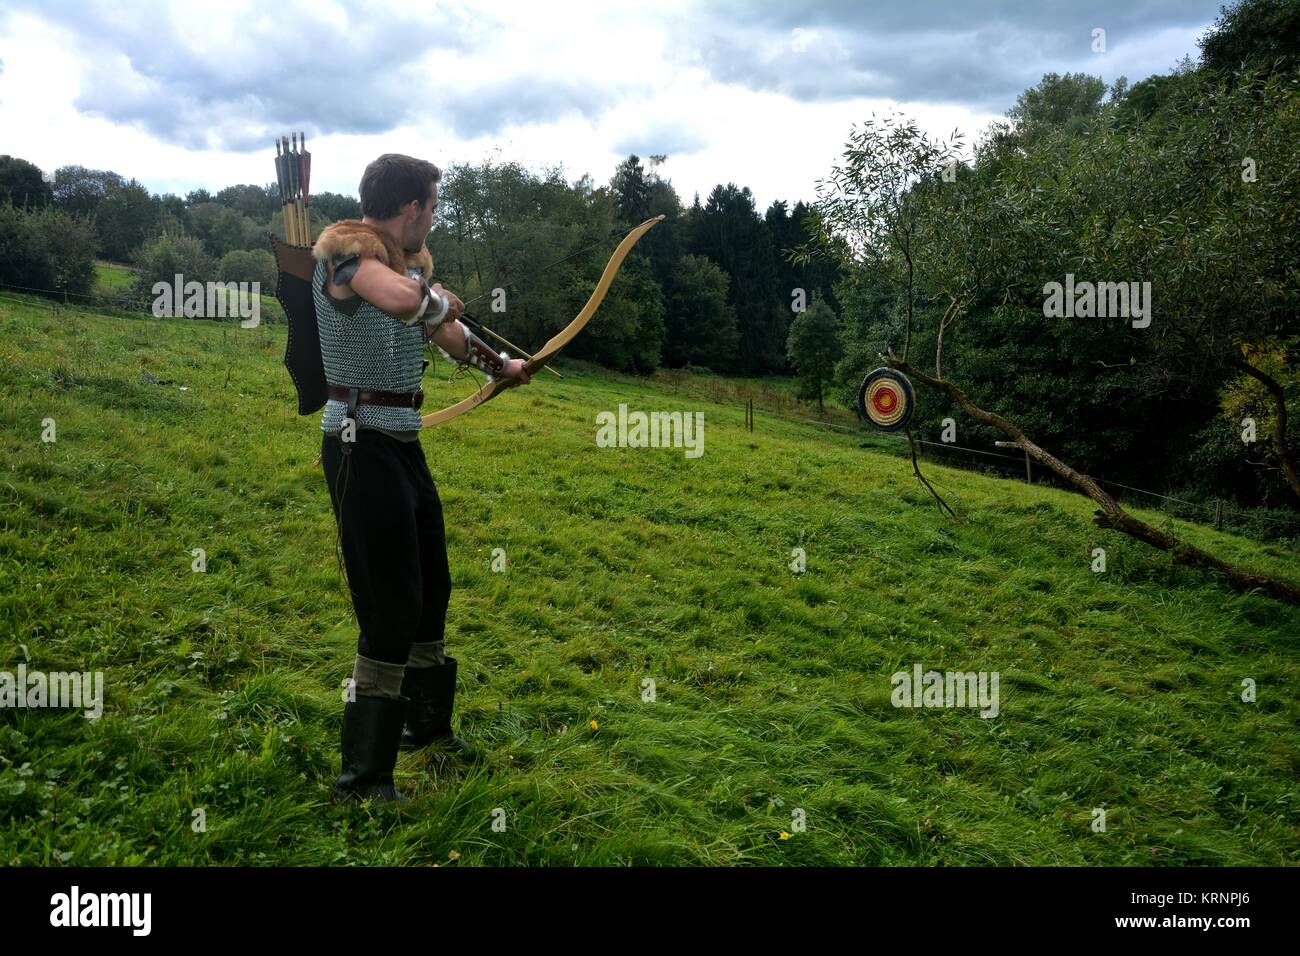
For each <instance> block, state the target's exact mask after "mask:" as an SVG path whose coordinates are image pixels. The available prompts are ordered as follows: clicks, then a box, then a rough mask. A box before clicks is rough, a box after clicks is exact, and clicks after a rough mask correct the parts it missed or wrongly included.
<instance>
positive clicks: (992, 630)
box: [0, 301, 1300, 865]
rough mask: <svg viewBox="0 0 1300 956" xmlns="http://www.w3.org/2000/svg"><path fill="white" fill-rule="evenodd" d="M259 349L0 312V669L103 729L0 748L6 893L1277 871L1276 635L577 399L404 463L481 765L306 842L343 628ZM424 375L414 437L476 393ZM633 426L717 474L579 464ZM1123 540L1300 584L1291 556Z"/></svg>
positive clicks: (407, 782) (309, 481) (1019, 526)
mask: <svg viewBox="0 0 1300 956" xmlns="http://www.w3.org/2000/svg"><path fill="white" fill-rule="evenodd" d="M595 321H597V322H598V321H599V316H597V318H596V320H595ZM283 347H284V330H283V328H275V329H269V328H261V329H256V330H241V329H239V328H237V327H232V326H229V325H224V326H223V325H221V324H218V323H207V322H196V321H187V320H183V319H179V320H168V319H164V320H157V319H151V318H149V319H146V318H139V319H130V318H111V317H103V316H94V315H89V314H74V313H69V312H68V311H66V310H64V311H62V312H60V313H59V314H58V316H57V317H56V316H55V315H53V314H52V313H51V311H49V310H48V309H47V308H45V307H44V306H36V305H24V304H15V303H14V302H12V301H0V355H2V358H3V361H0V385H2V391H3V395H4V399H5V400H4V402H3V403H0V495H2V496H3V508H2V509H0V669H5V670H8V671H10V672H13V671H14V670H15V669H16V668H17V665H18V664H20V663H23V662H24V655H25V653H26V654H28V655H30V661H27V662H26V667H27V668H28V669H29V670H37V669H43V670H47V671H57V670H72V669H76V670H79V671H95V670H100V671H103V673H104V681H105V705H104V707H105V711H104V716H103V717H102V718H101V719H99V720H87V719H85V718H84V717H82V716H80V714H75V713H66V712H64V713H58V712H50V711H41V712H37V711H30V710H0V821H3V822H0V861H4V862H7V863H11V864H24V863H25V864H33V863H42V864H58V863H67V864H72V865H105V864H127V863H166V864H207V863H218V864H227V863H243V864H249V863H253V864H256V863H283V864H322V863H323V864H331V863H368V864H430V863H441V864H443V865H446V864H447V863H448V861H449V854H450V853H453V851H454V853H456V854H458V860H459V862H458V863H457V864H456V865H466V864H471V865H472V864H487V865H498V864H512V863H527V864H542V865H569V864H573V863H578V864H585V865H604V864H624V863H635V864H647V863H651V864H653V863H672V864H690V863H703V864H736V863H754V864H765V865H771V864H831V865H834V864H875V863H885V864H936V863H944V864H988V863H998V864H1105V865H1121V864H1128V865H1147V864H1151V863H1156V864H1183V865H1185V864H1207V865H1240V864H1286V863H1295V862H1297V859H1298V857H1300V851H1298V847H1300V808H1297V806H1296V802H1297V801H1296V790H1295V780H1296V775H1297V772H1298V771H1300V737H1298V735H1297V734H1296V728H1297V724H1298V723H1300V721H1297V717H1298V716H1300V704H1297V696H1298V695H1297V689H1300V660H1298V654H1297V635H1300V609H1297V608H1292V607H1286V606H1283V605H1280V604H1278V603H1275V602H1273V601H1270V600H1266V599H1264V598H1261V597H1258V596H1254V595H1246V596H1242V595H1238V594H1236V593H1234V592H1232V591H1231V590H1229V589H1228V588H1227V587H1225V586H1223V585H1222V584H1221V583H1220V582H1217V581H1216V580H1214V579H1213V578H1212V577H1208V576H1206V575H1201V574H1196V573H1192V572H1189V571H1186V570H1183V569H1177V568H1172V567H1171V566H1170V565H1169V563H1168V561H1167V559H1166V558H1164V557H1163V556H1162V555H1159V554H1157V553H1155V552H1153V551H1151V550H1150V549H1147V548H1145V547H1143V546H1141V545H1139V544H1137V543H1136V542H1133V541H1131V540H1129V539H1127V538H1125V537H1123V536H1121V535H1118V534H1116V533H1113V532H1105V531H1101V530H1098V529H1096V528H1094V527H1093V526H1092V525H1091V523H1090V522H1089V521H1088V516H1089V514H1090V513H1091V506H1090V504H1089V503H1088V502H1087V501H1085V500H1084V499H1082V498H1080V497H1078V496H1076V495H1072V494H1069V493H1066V492H1063V491H1057V490H1053V489H1048V488H1040V487H1034V486H1026V485H1024V484H1023V483H1019V482H1015V481H1007V480H998V479H992V478H986V477H983V476H979V475H975V474H971V473H968V472H962V471H957V470H951V469H945V468H942V467H939V466H930V467H929V468H928V470H927V471H928V474H929V475H930V476H931V478H932V479H933V480H934V481H935V483H936V484H937V485H939V486H941V487H942V488H943V490H944V493H945V495H946V496H947V497H948V499H949V500H950V501H951V502H952V503H953V504H954V505H955V506H957V508H958V512H959V515H960V517H961V520H959V521H956V522H954V521H950V520H945V519H943V518H942V517H941V516H940V515H939V514H938V513H937V511H936V509H935V507H934V505H933V503H932V501H931V500H930V499H929V497H928V496H927V495H926V494H925V493H924V491H923V490H922V489H921V488H919V486H918V485H917V483H916V481H915V479H914V478H912V476H911V468H910V464H909V463H907V462H906V461H904V460H903V459H902V458H899V457H897V456H895V455H893V454H891V453H888V452H886V451H881V450H878V449H875V448H871V447H863V445H864V444H870V442H869V441H867V440H866V439H865V437H864V436H863V435H861V434H838V433H831V432H829V431H827V430H822V429H818V428H816V427H815V426H811V425H806V424H801V423H797V422H788V421H782V420H775V419H772V418H770V417H767V416H764V415H762V414H761V413H760V415H759V418H758V427H757V429H756V431H754V432H753V433H749V432H747V431H745V429H744V427H743V420H744V416H743V412H742V410H741V409H740V408H738V407H735V408H728V407H721V406H716V405H709V404H706V403H704V402H701V401H699V400H697V399H690V400H688V399H685V398H683V397H679V396H677V395H674V394H673V393H671V392H669V391H665V390H663V389H660V388H656V387H654V386H653V384H646V385H638V384H629V383H626V382H623V381H613V380H609V379H605V378H603V377H601V376H598V375H593V374H588V373H582V372H575V373H573V374H567V373H566V374H567V377H566V378H565V379H564V380H563V381H560V380H558V379H555V378H554V377H552V376H549V375H544V376H539V377H538V378H536V379H535V380H534V383H533V384H532V385H530V386H527V387H526V388H523V389H519V390H515V391H512V392H510V393H507V394H505V395H503V396H501V397H499V398H498V399H496V400H495V401H494V402H492V403H491V404H489V405H487V406H485V407H483V408H481V409H478V410H476V411H474V412H472V413H470V414H468V415H466V416H464V417H462V418H460V419H458V420H456V421H454V422H451V423H449V424H447V425H444V426H441V427H440V428H439V429H436V430H431V431H430V432H429V433H428V434H426V435H425V436H424V437H423V438H422V441H423V442H424V445H425V449H426V452H427V455H428V459H429V464H430V469H431V471H432V473H433V475H434V478H435V480H436V481H437V482H438V486H439V492H440V495H441V498H442V501H443V505H444V509H445V511H446V514H447V516H448V528H447V531H448V544H449V549H450V556H451V565H452V574H453V578H454V581H455V591H454V593H453V595H452V604H451V610H450V613H449V628H448V635H447V638H448V651H449V653H452V654H453V655H454V656H456V657H457V658H458V659H459V661H460V680H461V692H460V694H459V696H458V699H457V708H458V713H457V721H458V729H459V730H460V732H461V733H462V736H465V737H467V738H472V739H474V740H476V741H477V742H478V743H479V744H480V745H482V747H483V748H484V749H485V750H486V751H487V759H486V760H485V761H484V762H483V763H482V764H479V765H476V766H469V767H464V766H460V765H457V764H455V763H452V762H448V761H445V760H444V758H442V757H441V756H438V755H436V754H430V753H417V754H407V755H403V756H402V758H401V760H400V762H399V764H398V784H399V787H402V788H403V789H405V790H406V791H407V792H408V793H410V794H412V795H413V796H415V797H416V798H417V799H416V801H415V802H414V804H413V805H412V807H411V808H410V810H409V811H406V812H404V813H403V814H402V816H401V818H400V819H399V818H398V817H397V815H396V814H395V813H394V812H392V811H385V810H374V811H368V810H366V809H362V808H357V807H352V808H346V809H341V808H335V807H332V806H330V805H329V804H328V803H327V797H328V791H329V786H330V784H331V783H332V781H333V777H334V775H335V774H336V773H337V771H338V763H339V756H338V733H339V727H340V722H341V716H342V703H341V700H340V689H339V688H340V684H341V682H342V681H343V680H344V679H345V678H346V677H348V676H349V675H350V674H351V669H352V661H353V654H354V653H355V640H356V631H355V624H354V621H353V619H352V609H351V605H350V602H349V601H348V597H347V591H346V588H345V587H344V585H343V583H342V581H341V579H340V577H339V574H338V570H337V568H336V563H335V562H336V559H335V553H334V526H333V516H332V513H331V511H330V507H329V499H328V496H327V493H326V490H325V484H324V480H323V476H322V473H321V471H320V469H319V466H315V465H313V459H314V458H315V456H316V453H317V451H318V450H319V446H320V432H319V426H318V419H317V417H316V416H311V417H309V418H298V417H297V416H296V415H295V414H294V402H293V400H292V397H291V395H292V391H291V386H290V383H289V380H288V377H287V374H286V373H285V372H284V369H283V368H282V366H281V365H280V357H281V355H282V353H283ZM560 367H561V369H562V370H563V369H564V368H565V366H564V364H563V359H561V362H560ZM448 371H449V366H448V365H447V363H445V362H441V361H440V362H439V363H437V365H436V367H431V368H430V370H429V373H428V375H427V376H426V387H427V391H428V395H427V398H426V410H429V409H436V408H439V407H442V406H443V405H446V404H450V403H451V402H452V401H454V400H456V399H459V398H461V397H463V396H464V395H466V394H468V392H469V391H470V389H471V388H472V387H473V386H472V385H471V384H470V383H469V382H468V380H460V381H457V382H455V383H452V384H447V383H446V382H445V379H446V376H447V374H448ZM182 389H184V390H182ZM620 403H626V404H628V406H629V407H630V408H631V409H633V410H638V409H639V410H642V411H702V412H704V418H705V441H704V454H703V455H702V456H701V457H698V458H688V457H687V456H686V455H685V453H684V450H683V449H681V448H601V447H598V446H597V444H596V441H595V438H594V436H595V431H596V429H595V417H596V415H597V413H599V412H601V411H614V412H617V409H618V406H619V404H620ZM46 419H53V421H54V425H55V428H56V429H57V441H55V442H52V443H46V442H42V441H41V435H42V429H43V425H42V422H43V421H45V420H46ZM1142 514H1143V517H1144V518H1145V519H1146V520H1149V521H1152V522H1153V523H1156V524H1158V525H1161V526H1169V527H1172V528H1176V529H1177V531H1178V533H1180V534H1182V535H1185V536H1186V537H1187V538H1188V539H1189V540H1191V541H1194V542H1196V543H1198V544H1202V545H1204V546H1206V547H1208V548H1210V549H1211V550H1214V551H1215V552H1216V553H1220V554H1222V555H1223V556H1224V557H1225V558H1226V559H1228V560H1231V561H1234V562H1237V563H1239V564H1240V565H1241V566H1243V567H1248V568H1254V569H1258V570H1261V571H1266V572H1268V573H1271V574H1276V575H1279V576H1285V577H1288V578H1290V579H1291V580H1300V557H1297V556H1296V555H1295V554H1294V553H1289V552H1288V551H1287V550H1286V549H1284V548H1282V547H1279V546H1275V545H1268V546H1265V545H1261V544H1258V543H1256V542H1252V541H1249V540H1246V539H1242V538H1234V537H1232V536H1229V535H1225V534H1217V533H1215V532H1213V531H1210V530H1207V529H1204V528H1200V527H1195V526H1190V525H1185V524H1182V523H1180V522H1174V521H1172V520H1171V519H1168V518H1166V517H1165V516H1163V515H1160V514H1156V513H1149V512H1144V513H1142ZM1098 547H1102V548H1105V549H1106V552H1107V570H1106V572H1105V573H1104V574H1096V573H1094V572H1093V571H1092V570H1091V564H1092V550H1093V549H1094V548H1098ZM196 548H201V549H203V551H204V552H205V556H206V571H205V572H203V573H196V572H194V571H193V570H192V567H191V566H192V562H194V561H195V556H194V554H193V552H192V549H196ZM497 548H501V549H504V553H505V558H506V570H505V571H504V572H502V573H496V572H493V571H492V570H491V567H490V563H491V560H492V556H493V550H494V549H497ZM795 548H803V549H805V551H806V560H807V570H806V572H804V573H802V574H796V573H794V572H793V571H792V570H791V561H792V560H793V559H792V553H793V549H795ZM24 647H25V651H24ZM916 664H920V665H921V666H922V668H923V669H924V670H931V669H933V670H939V671H946V670H960V671H996V672H998V673H999V674H1000V679H1001V683H1000V706H999V713H998V715H997V716H996V717H993V718H990V719H981V717H980V716H979V715H978V713H977V712H976V711H975V710H972V709H964V710H963V709H951V710H948V709H943V710H938V709H915V710H914V709H898V708H895V707H893V706H892V705H891V700H890V697H891V690H892V688H891V682H890V675H891V674H893V673H894V672H896V671H908V672H910V671H911V670H912V668H913V666H914V665H916ZM646 678H649V679H650V680H652V681H653V682H654V686H653V690H654V694H653V697H654V699H653V700H646V699H644V698H645V697H647V696H650V695H649V693H648V685H647V684H645V683H643V682H644V681H645V679H646ZM1246 679H1252V680H1254V681H1255V682H1256V685H1257V689H1258V690H1257V692H1258V699H1257V700H1256V702H1254V703H1245V702H1243V701H1242V699H1241V693H1242V682H1243V680H1246ZM1096 808H1104V809H1105V810H1106V811H1107V815H1106V818H1105V819H1106V832H1104V833H1102V832H1094V830H1093V828H1092V823H1093V820H1094V810H1095V809H1096ZM196 811H202V812H201V813H198V814H196ZM498 811H499V812H498ZM799 811H802V816H801V815H800V813H799ZM494 819H497V820H503V821H504V825H505V829H504V830H503V831H502V830H500V829H499V828H498V829H496V830H494V828H493V825H492V824H493V820H494ZM198 820H202V823H203V827H202V828H199V826H198V823H197V822H196V821H198ZM799 820H803V821H804V822H805V823H806V829H805V830H802V831H801V830H800V829H799V827H798V824H797V821H799ZM196 830H197V831H198V832H196Z"/></svg>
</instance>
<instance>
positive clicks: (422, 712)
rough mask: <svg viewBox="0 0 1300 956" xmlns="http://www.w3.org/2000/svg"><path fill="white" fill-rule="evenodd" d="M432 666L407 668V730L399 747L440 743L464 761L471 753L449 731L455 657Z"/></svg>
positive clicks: (404, 677) (454, 677)
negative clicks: (408, 699) (408, 700)
mask: <svg viewBox="0 0 1300 956" xmlns="http://www.w3.org/2000/svg"><path fill="white" fill-rule="evenodd" d="M446 661H447V663H445V664H435V665H434V666H433V667H420V668H413V667H408V668H407V669H406V673H405V675H403V677H402V696H403V697H407V698H410V703H408V704H407V705H406V730H405V732H403V734H402V747H403V748H407V749H415V748H417V747H427V746H428V745H429V744H434V743H436V744H440V745H442V746H444V747H446V748H447V749H449V750H451V751H453V752H455V753H457V754H459V755H461V756H463V757H466V758H472V757H473V756H474V751H473V749H472V748H471V747H470V745H469V744H467V743H466V742H465V741H463V740H461V739H460V738H459V737H457V736H456V735H455V734H453V733H452V732H451V712H452V708H453V705H454V703H455V700H456V658H454V657H448V658H446Z"/></svg>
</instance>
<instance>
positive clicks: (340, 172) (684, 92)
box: [0, 0, 1223, 210]
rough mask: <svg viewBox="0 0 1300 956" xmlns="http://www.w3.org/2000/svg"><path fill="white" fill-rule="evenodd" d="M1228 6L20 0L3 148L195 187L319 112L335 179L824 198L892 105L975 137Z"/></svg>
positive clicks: (269, 172) (932, 0) (891, 0)
mask: <svg viewBox="0 0 1300 956" xmlns="http://www.w3.org/2000/svg"><path fill="white" fill-rule="evenodd" d="M1221 2H1223V0H1092V2H1063V0H1019V2H1007V0H947V2H944V0H877V2H864V0H822V2H812V3H800V2H793V3H792V2H770V0H698V2H689V0H656V2H654V3H647V2H644V0H639V2H628V3H615V2H605V3H587V2H577V0H564V2H562V3H558V4H557V3H544V2H536V0H532V2H489V0H475V2H461V0H457V2H445V3H444V2H437V3H435V2H428V0H426V2H422V3H418V4H411V5H407V4H406V3H404V2H402V0H385V2H383V3H376V4H370V3H364V2H352V0H348V2H329V0H310V2H299V0H279V2H276V3H274V4H267V3H265V2H256V3H243V2H231V3H220V4H216V3H214V4H208V5H204V4H199V3H194V2H181V0H172V2H167V0H141V2H131V0H113V2H98V0H96V2H83V3H64V2H59V0H39V2H37V0H3V2H0V153H9V154H12V155H17V156H22V157H23V158H25V159H28V160H31V161H32V162H34V163H36V164H37V165H38V166H40V167H42V168H43V169H45V170H47V171H52V170H54V169H55V168H57V167H58V166H62V165H65V164H69V163H77V164H80V165H83V166H89V167H93V168H101V169H112V170H115V171H117V172H119V173H121V174H122V175H124V176H126V177H128V178H129V177H135V178H137V179H139V180H140V181H141V182H143V183H144V184H145V185H146V186H148V187H149V188H150V189H151V190H153V191H155V192H165V191H174V192H178V193H182V194H183V193H185V192H187V191H188V190H190V189H193V188H195V187H197V186H204V187H207V188H209V189H213V190H215V189H217V188H220V187H221V186H225V185H230V184H232V183H237V182H254V183H267V182H271V181H274V178H275V177H274V168H273V166H272V161H271V160H272V157H273V155H274V146H273V141H274V138H275V136H277V135H278V134H280V133H287V132H289V131H290V130H299V129H304V130H306V131H307V134H308V147H309V148H310V149H311V150H312V157H313V159H312V187H313V191H319V190H325V189H329V190H333V191H336V192H344V193H349V194H353V195H355V194H356V188H357V181H358V180H359V178H360V175H361V170H362V168H363V167H364V166H365V164H366V163H367V162H369V161H370V160H371V159H373V158H374V157H375V156H376V155H378V154H379V153H382V152H401V153H410V154H412V155H416V156H421V157H424V158H427V159H430V160H432V161H434V162H435V163H438V164H439V165H440V166H443V167H446V166H449V165H451V164H454V163H462V162H481V161H482V160H484V159H486V158H488V157H493V156H496V157H499V158H500V159H503V160H519V161H520V162H523V163H525V164H526V165H528V166H530V167H532V168H535V169H541V168H544V167H549V166H560V167H562V169H563V170H564V173H565V175H566V177H567V178H568V179H569V180H571V181H572V180H576V179H578V178H579V177H581V176H582V175H583V174H584V173H589V174H590V175H591V176H592V178H593V179H594V180H595V181H596V182H597V183H604V182H607V181H608V179H609V176H610V174H611V173H612V171H613V169H614V166H615V165H616V164H617V163H618V162H619V160H620V159H622V158H624V157H626V156H627V154H628V153H632V152H635V153H637V154H638V155H640V156H642V157H646V156H649V155H650V154H654V153H665V154H667V155H668V161H667V163H666V164H665V165H664V167H663V169H662V172H663V175H664V176H666V177H667V178H669V179H671V180H672V182H673V184H674V185H675V186H676V187H677V191H678V193H679V194H680V195H681V196H682V198H683V200H684V201H686V202H688V203H689V202H690V200H691V197H692V195H693V194H694V193H695V192H699V193H700V194H701V195H702V196H703V195H706V194H707V193H708V191H709V190H710V189H711V188H712V187H713V186H714V185H715V184H717V183H720V182H723V183H725V182H735V183H737V184H738V185H742V186H749V187H750V188H751V189H752V190H753V191H754V193H755V196H756V198H757V200H758V203H759V208H760V210H761V209H762V208H763V207H764V206H765V205H766V204H768V203H770V202H771V201H772V200H774V199H789V200H795V199H799V198H803V199H812V198H814V196H815V191H816V190H815V183H816V181H817V179H818V178H821V177H824V176H826V175H827V173H828V171H829V169H830V166H831V165H832V164H833V163H834V162H835V159H836V156H837V154H838V152H839V150H840V149H841V148H842V146H843V143H844V140H845V138H846V136H847V134H848V132H849V130H850V128H851V126H852V125H853V124H854V123H856V122H860V121H861V120H863V119H866V118H867V117H868V116H870V115H871V113H872V112H882V111H887V110H889V109H891V108H895V107H896V108H899V109H902V110H904V111H905V112H907V113H909V114H911V115H913V116H915V117H916V118H917V119H918V120H919V121H920V123H921V124H922V126H924V127H925V128H927V129H929V130H931V131H932V132H934V133H936V134H944V135H946V134H947V133H949V132H950V131H951V130H953V129H954V128H955V129H959V130H961V131H963V132H964V133H966V134H967V138H968V140H969V139H971V138H973V137H975V136H977V135H978V133H979V131H980V130H981V129H983V128H984V127H985V125H986V124H987V123H988V122H989V121H990V120H992V119H994V118H996V117H998V116H1001V115H1002V114H1003V113H1005V112H1006V110H1007V109H1008V108H1009V107H1010V106H1011V104H1012V103H1014V101H1015V98H1016V96H1017V94H1018V93H1019V92H1020V91H1021V90H1023V89H1025V88H1026V87H1029V86H1032V85H1034V84H1035V83H1037V82H1038V81H1039V79H1041V77H1042V75H1043V74H1044V73H1046V72H1049V71H1055V72H1058V73H1065V72H1077V71H1085V72H1087V73H1090V74H1094V75H1098V76H1101V77H1103V78H1104V79H1105V80H1106V81H1107V82H1110V81H1112V80H1114V79H1115V78H1116V77H1118V76H1121V75H1125V76H1127V77H1128V78H1129V81H1130V83H1132V82H1136V81H1137V80H1139V79H1142V78H1143V77H1146V76H1149V75H1151V74H1152V73H1162V72H1167V71H1168V70H1169V69H1170V68H1171V67H1172V66H1173V65H1174V64H1175V63H1176V62H1177V61H1178V60H1179V59H1180V58H1181V57H1182V56H1183V55H1184V54H1191V55H1192V56H1193V58H1195V57H1196V55H1197V48H1196V38H1197V37H1198V36H1199V35H1200V34H1201V33H1203V32H1204V31H1205V29H1206V28H1207V27H1209V26H1210V24H1211V23H1212V22H1213V20H1214V19H1215V17H1216V16H1217V12H1218V8H1219V6H1220V3H1221ZM1096 29H1102V30H1105V46H1106V49H1105V52H1094V50H1093V45H1094V40H1093V31H1094V30H1096Z"/></svg>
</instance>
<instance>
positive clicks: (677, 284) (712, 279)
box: [656, 227, 740, 372]
mask: <svg viewBox="0 0 1300 956" xmlns="http://www.w3.org/2000/svg"><path fill="white" fill-rule="evenodd" d="M656 228H659V227H656ZM729 284H730V283H729V281H728V277H727V274H726V273H725V272H724V271H723V270H722V269H721V268H719V267H718V266H716V265H714V264H713V263H712V262H710V261H709V260H708V259H706V258H704V257H703V256H691V255H688V256H683V257H682V259H681V261H680V262H679V263H678V265H677V269H676V270H675V271H674V273H673V275H672V278H671V279H670V280H669V283H668V286H667V288H666V290H665V295H664V300H665V301H664V305H665V311H664V348H663V362H664V364H665V365H667V366H669V367H670V368H680V367H681V366H683V365H700V366H704V367H706V368H709V369H713V370H715V371H720V372H724V371H732V370H734V369H735V368H736V366H737V365H738V363H739V356H738V355H737V354H736V348H737V345H738V343H739V339H740V332H739V330H738V329H737V326H736V312H735V309H733V308H732V307H731V305H730V304H729V303H728V302H727V287H728V286H729Z"/></svg>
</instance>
